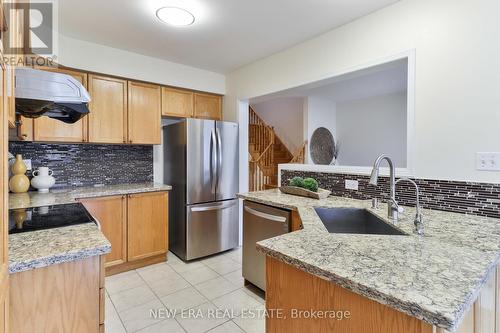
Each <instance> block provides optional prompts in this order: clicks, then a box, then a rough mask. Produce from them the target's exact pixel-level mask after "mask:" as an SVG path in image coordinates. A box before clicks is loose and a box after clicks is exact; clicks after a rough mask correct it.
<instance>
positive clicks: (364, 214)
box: [315, 208, 407, 236]
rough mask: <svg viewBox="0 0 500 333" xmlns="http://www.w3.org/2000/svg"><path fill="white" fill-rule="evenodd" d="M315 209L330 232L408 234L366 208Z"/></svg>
mask: <svg viewBox="0 0 500 333" xmlns="http://www.w3.org/2000/svg"><path fill="white" fill-rule="evenodd" d="M315 210H316V213H318V215H319V218H320V219H321V221H322V222H323V224H324V225H325V227H326V229H327V230H328V231H329V232H330V233H338V234H374V235H405V236H407V234H405V233H404V232H402V231H400V230H399V229H397V228H394V227H393V226H391V225H390V224H388V223H386V222H385V221H384V220H382V219H380V218H378V217H377V216H375V215H373V214H372V213H370V212H369V211H368V210H366V209H359V208H315Z"/></svg>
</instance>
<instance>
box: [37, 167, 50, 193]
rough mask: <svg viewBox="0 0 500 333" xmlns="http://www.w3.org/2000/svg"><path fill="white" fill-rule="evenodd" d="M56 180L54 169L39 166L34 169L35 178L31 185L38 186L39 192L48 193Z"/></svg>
mask: <svg viewBox="0 0 500 333" xmlns="http://www.w3.org/2000/svg"><path fill="white" fill-rule="evenodd" d="M55 183H56V180H55V178H54V177H52V170H50V169H49V168H47V167H39V168H38V169H36V170H35V171H33V178H32V179H31V186H33V187H34V188H36V189H37V190H38V192H41V193H47V192H49V189H50V188H51V187H52V186H54V184H55Z"/></svg>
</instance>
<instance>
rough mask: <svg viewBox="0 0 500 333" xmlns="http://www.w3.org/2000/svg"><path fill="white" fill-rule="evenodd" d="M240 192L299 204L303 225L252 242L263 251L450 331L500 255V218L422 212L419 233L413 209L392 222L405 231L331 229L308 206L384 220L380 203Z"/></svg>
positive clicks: (287, 205)
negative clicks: (342, 231) (391, 233)
mask: <svg viewBox="0 0 500 333" xmlns="http://www.w3.org/2000/svg"><path fill="white" fill-rule="evenodd" d="M239 197H240V198H242V199H247V200H251V201H254V202H260V203H263V204H267V205H271V206H275V207H281V208H286V209H291V210H297V211H298V212H299V215H300V217H301V219H302V224H303V226H304V229H303V230H301V231H297V232H293V233H290V234H286V235H282V236H279V237H275V238H272V239H270V240H265V241H262V242H259V243H257V248H258V249H259V250H260V251H262V252H264V253H265V254H267V255H270V256H272V257H274V258H276V259H278V260H280V261H283V262H286V263H288V264H290V265H292V266H295V267H297V268H299V269H302V270H304V271H306V272H308V273H311V274H314V275H316V276H319V277H321V278H323V279H326V280H329V281H332V282H334V283H336V284H338V285H340V286H343V287H345V288H347V289H349V290H352V291H354V292H356V293H358V294H360V295H363V296H365V297H368V298H370V299H373V300H375V301H378V302H380V303H382V304H386V305H388V306H391V307H392V308H395V309H397V310H399V311H402V312H404V313H407V314H409V315H412V316H414V317H417V318H419V319H422V320H424V321H426V322H428V323H430V324H433V325H436V326H439V327H442V328H445V329H448V330H450V331H453V330H455V329H456V328H457V326H458V325H459V323H460V322H461V320H462V318H463V316H464V314H465V312H466V311H468V309H469V308H470V307H471V305H472V304H473V302H474V301H475V299H476V298H477V295H478V293H479V291H480V290H481V288H482V287H483V285H484V283H485V281H486V279H487V277H488V275H489V274H490V273H491V272H492V270H493V269H494V267H495V266H496V265H497V264H499V260H500V220H497V219H491V218H484V217H477V216H468V215H463V214H455V213H449V212H442V211H431V210H423V215H424V232H425V234H424V236H423V237H422V236H417V235H414V234H413V223H412V217H413V216H414V209H413V208H405V212H404V213H403V214H402V216H401V218H400V222H399V223H398V225H397V227H398V228H399V229H401V230H402V231H404V232H406V233H407V234H408V236H385V235H354V234H330V233H329V232H328V231H327V230H326V228H325V227H324V225H323V223H322V222H321V220H320V219H319V217H318V215H317V214H316V212H315V211H314V207H357V208H366V209H368V210H370V211H371V212H372V213H374V214H375V215H377V216H378V217H380V218H383V219H385V220H386V221H387V219H386V213H387V210H386V205H385V204H381V205H380V208H379V209H376V210H373V209H371V208H370V205H371V204H370V203H369V202H367V201H359V200H354V199H347V198H340V197H329V198H327V199H324V200H314V199H307V198H301V197H295V196H290V195H286V194H282V193H280V192H279V191H278V190H269V191H262V192H253V193H245V194H240V195H239Z"/></svg>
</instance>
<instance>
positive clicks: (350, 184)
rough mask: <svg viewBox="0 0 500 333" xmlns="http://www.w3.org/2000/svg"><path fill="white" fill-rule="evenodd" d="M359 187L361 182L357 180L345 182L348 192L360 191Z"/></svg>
mask: <svg viewBox="0 0 500 333" xmlns="http://www.w3.org/2000/svg"><path fill="white" fill-rule="evenodd" d="M358 186H359V182H358V181H357V180H350V179H346V180H345V188H346V189H347V190H355V191H357V190H358Z"/></svg>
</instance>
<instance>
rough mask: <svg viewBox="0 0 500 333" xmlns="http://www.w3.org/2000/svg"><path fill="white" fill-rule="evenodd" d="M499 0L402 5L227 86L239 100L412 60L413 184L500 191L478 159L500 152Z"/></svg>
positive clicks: (228, 113) (239, 75)
mask: <svg viewBox="0 0 500 333" xmlns="http://www.w3.org/2000/svg"><path fill="white" fill-rule="evenodd" d="M499 12H500V1H498V0H460V1H457V0H440V1H435V0H403V1H400V2H398V3H396V4H394V5H392V6H390V7H386V8H384V9H382V10H380V11H377V12H375V13H373V14H371V15H368V16H365V17H363V18H361V19H359V20H356V21H353V22H351V23H349V24H346V25H344V26H342V27H340V28H338V29H335V30H332V31H330V32H328V33H326V34H323V35H321V36H318V37H316V38H314V39H311V40H308V41H306V42H304V43H301V44H298V45H296V46H294V47H292V48H289V49H287V50H284V51H282V52H280V53H277V54H275V55H273V56H270V57H268V58H265V59H262V60H260V61H258V62H255V63H253V64H250V65H248V66H245V67H243V68H241V69H239V70H237V71H235V72H233V73H231V74H230V75H228V77H227V96H226V98H225V106H226V108H225V111H224V112H225V117H226V118H228V120H229V119H233V120H236V119H237V117H236V107H237V102H236V101H237V100H238V99H247V98H251V97H256V96H261V95H265V94H269V93H272V92H277V91H280V90H283V89H288V88H292V87H296V86H299V85H303V84H307V83H311V82H314V81H318V80H321V79H325V78H328V77H331V76H335V75H339V74H342V73H345V72H348V71H350V70H351V69H352V68H359V67H360V66H362V65H364V64H372V63H374V62H377V61H379V60H383V59H385V58H386V57H388V56H391V55H394V54H397V53H400V52H403V51H407V50H413V49H414V50H415V54H416V81H415V94H416V95H415V132H416V133H415V139H416V143H415V146H416V147H415V151H414V153H413V160H414V167H413V169H414V176H416V177H421V178H438V179H456V180H468V181H485V182H495V183H500V172H484V171H482V172H481V171H477V170H476V169H475V153H476V152H480V151H500V131H499V124H500V112H499V105H500V94H499V89H500V88H499V85H498V82H500V70H499V68H498V63H497V62H498V59H499V58H500V43H498V42H497V41H498V40H499V39H500V24H499V21H498V13H499Z"/></svg>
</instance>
